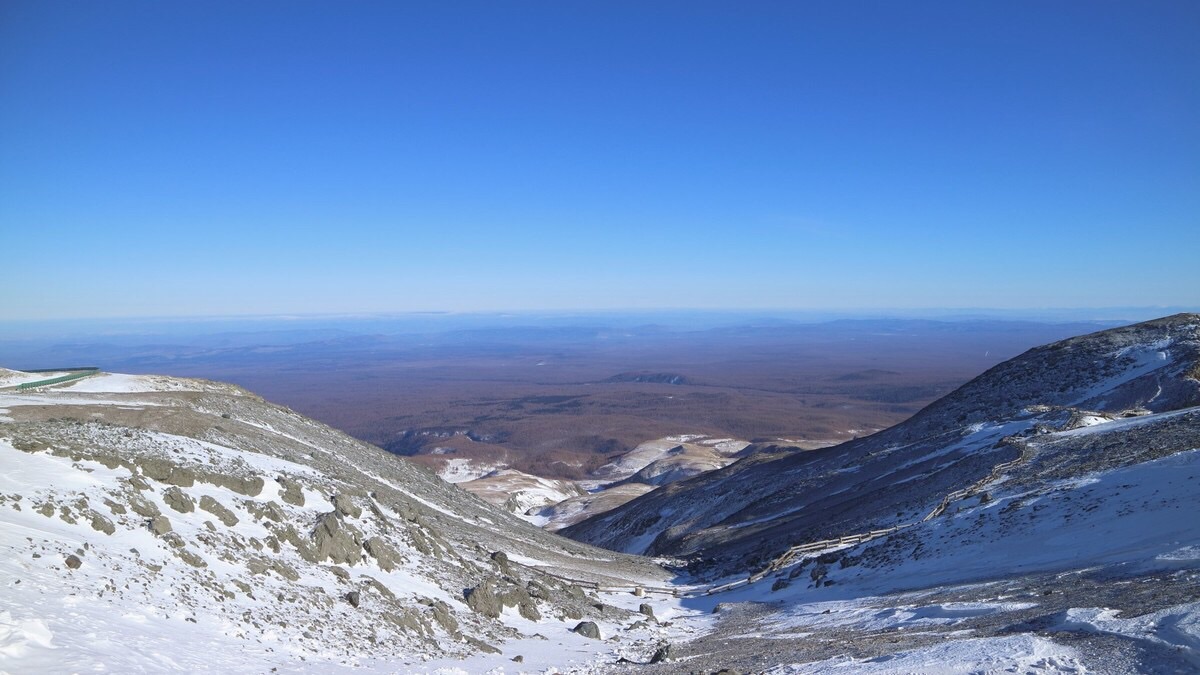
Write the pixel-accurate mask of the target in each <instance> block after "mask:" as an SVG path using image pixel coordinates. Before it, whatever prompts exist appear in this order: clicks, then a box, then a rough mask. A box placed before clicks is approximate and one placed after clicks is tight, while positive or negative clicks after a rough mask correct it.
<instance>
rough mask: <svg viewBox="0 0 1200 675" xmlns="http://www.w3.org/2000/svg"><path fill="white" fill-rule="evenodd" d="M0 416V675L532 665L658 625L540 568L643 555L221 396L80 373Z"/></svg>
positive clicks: (268, 408)
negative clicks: (592, 633) (431, 662)
mask: <svg viewBox="0 0 1200 675" xmlns="http://www.w3.org/2000/svg"><path fill="white" fill-rule="evenodd" d="M0 411H3V413H2V414H3V419H2V420H0V588H2V589H3V591H2V592H0V671H4V672H14V673H17V672H71V671H80V670H93V669H95V668H97V667H102V668H105V669H107V670H110V671H115V672H146V671H160V670H189V671H190V670H209V671H216V672H266V671H270V670H273V669H275V668H278V669H280V670H283V671H301V670H304V671H307V670H312V669H317V670H323V671H328V670H340V669H342V668H347V667H360V666H361V667H366V668H369V669H373V670H379V671H382V672H397V671H400V672H404V671H406V670H414V669H415V670H421V669H423V668H424V666H421V665H420V664H421V663H422V662H424V661H425V660H426V659H430V658H437V659H442V661H439V663H450V662H453V660H454V659H460V658H466V657H471V658H475V659H477V658H479V655H480V654H484V653H486V652H490V651H492V650H498V651H500V652H503V655H499V654H497V655H494V658H495V660H496V662H497V663H501V662H507V659H508V658H509V657H511V656H514V655H515V654H522V655H523V656H525V657H526V659H527V661H526V662H527V663H529V664H530V667H548V666H551V665H559V664H560V663H561V660H562V657H563V653H564V650H566V651H571V652H573V653H576V654H577V658H579V659H584V660H586V659H588V658H609V657H606V656H605V655H606V654H611V653H613V652H614V651H615V650H622V649H623V650H628V649H630V648H633V647H634V646H635V645H638V644H642V643H646V644H650V645H652V644H653V641H654V640H657V639H658V636H659V634H660V633H661V632H662V631H664V630H665V629H663V628H661V627H659V626H657V625H655V624H652V623H647V622H646V621H645V618H646V617H645V616H644V615H643V614H641V613H639V612H637V611H636V608H637V604H636V603H634V604H632V606H631V604H630V603H631V601H632V596H629V597H630V600H621V597H622V596H613V595H604V596H597V595H596V594H595V592H594V591H591V590H587V589H585V588H582V587H580V586H579V585H577V584H576V583H573V582H568V581H563V580H561V579H560V578H558V577H556V576H551V575H550V574H549V573H550V572H553V574H556V575H558V576H559V577H567V578H571V579H577V580H583V581H597V582H600V583H602V584H606V585H608V584H626V585H628V584H630V583H634V584H641V585H647V584H661V583H663V582H664V579H665V578H666V574H665V573H664V572H663V571H662V570H661V569H660V568H658V567H657V566H655V565H653V564H652V563H650V562H649V561H645V560H642V559H638V558H631V557H625V556H619V555H614V554H612V553H610V552H607V551H601V550H597V549H592V548H590V547H587V546H584V545H580V544H576V543H574V542H571V541H569V540H565V539H561V538H559V537H556V536H554V535H551V534H549V533H546V532H544V531H542V530H540V529H538V528H535V527H533V526H531V525H529V524H528V523H525V522H523V521H521V520H519V519H517V518H516V517H514V516H512V515H511V514H508V513H506V512H504V511H501V510H498V509H495V508H493V507H492V506H490V505H488V504H486V503H484V502H482V501H480V500H479V499H477V498H475V497H473V496H471V495H469V494H467V493H466V492H464V491H462V490H459V489H457V488H456V487H454V486H452V485H449V484H447V483H445V482H443V481H442V480H440V479H439V478H438V477H437V476H435V475H434V474H432V473H430V472H428V471H426V470H425V469H422V468H419V467H416V466H414V465H412V464H409V463H407V462H404V461H401V460H398V459H397V458H395V457H393V456H391V455H388V454H387V453H384V452H382V451H380V450H378V449H377V448H374V447H372V446H368V445H365V444H363V443H360V442H358V441H355V440H354V439H352V438H350V437H348V436H346V435H344V434H342V433H340V432H337V431H335V430H333V429H330V428H328V427H325V426H323V425H321V424H318V423H316V422H313V421H312V420H309V419H306V418H304V417H301V416H300V415H298V414H296V413H294V412H292V411H290V410H287V409H285V408H281V407H278V406H274V405H271V404H269V403H267V402H265V401H263V400H262V399H260V398H258V397H256V396H254V395H252V394H250V393H248V392H246V391H244V390H241V389H239V388H237V387H233V386H230V385H224V384H220V383H213V382H205V381H199V380H183V379H175V378H161V377H146V376H123V375H98V376H94V377H91V378H88V379H86V380H83V381H80V382H77V383H74V384H71V385H68V386H60V387H51V388H48V389H45V390H40V391H36V392H29V393H10V392H0ZM464 589H466V591H465V592H464ZM618 604H620V605H622V607H617V606H615V605H618ZM631 610H634V611H631ZM580 620H590V621H594V622H595V623H596V624H597V625H598V627H599V629H600V631H601V633H602V634H603V635H604V636H605V637H608V636H612V635H616V634H619V635H621V636H623V638H624V639H623V642H622V643H621V644H615V643H608V642H599V641H595V640H591V639H588V638H586V637H583V636H581V635H577V634H575V633H573V632H572V631H571V629H572V628H574V627H575V626H576V624H577V623H579V621H580ZM631 626H636V627H633V628H630V627H631ZM626 629H629V630H626ZM535 635H540V636H543V637H542V638H533V636H535ZM546 638H548V639H546ZM540 642H546V643H547V645H548V647H539V646H538V644H534V643H540ZM516 649H520V650H521V651H517V652H514V651H513V650H516ZM588 655H591V656H588ZM488 658H491V657H488ZM613 658H615V657H611V658H609V660H612V659H613ZM445 659H450V661H445ZM473 663H476V664H479V663H480V662H479V661H473ZM489 667H491V666H489Z"/></svg>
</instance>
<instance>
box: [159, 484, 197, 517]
mask: <svg viewBox="0 0 1200 675" xmlns="http://www.w3.org/2000/svg"><path fill="white" fill-rule="evenodd" d="M163 501H164V502H166V504H167V506H169V507H171V508H172V509H175V510H176V511H178V512H180V513H191V512H192V511H195V510H196V502H194V501H192V498H191V497H189V496H187V493H185V492H184V491H183V490H180V489H179V488H177V487H169V488H167V489H166V490H163Z"/></svg>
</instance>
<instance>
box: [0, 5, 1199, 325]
mask: <svg viewBox="0 0 1200 675" xmlns="http://www.w3.org/2000/svg"><path fill="white" fill-rule="evenodd" d="M0 261H3V265H4V272H5V274H4V279H5V281H4V283H3V284H2V285H0V319H18V318H64V317H81V316H148V315H149V316H155V315H211V314H241V313H253V314H273V313H294V312H364V311H367V312H369V311H408V310H510V309H558V308H572V309H599V308H654V307H694V308H836V309H853V308H868V307H869V308H911V307H997V308H1013V307H1097V306H1115V305H1135V306H1145V305H1184V306H1196V305H1200V3H1197V2H1194V1H1192V0H1186V1H1181V2H1162V1H1150V2H1133V1H1132V0H1131V1H1128V2H1103V1H1095V0H1087V1H1069V0H1062V1H1056V2H1044V1H1041V0H1039V1H1037V2H1028V3H1022V2H1010V1H1003V2H1001V1H998V0H997V1H995V2H961V1H957V0H956V1H954V2H942V3H935V2H893V1H886V2H866V3H864V2H826V3H817V2H732V1H730V2H718V3H712V2H693V1H687V2H672V3H662V2H647V1H639V2H628V3H619V2H593V3H583V2H561V1H554V2H479V3H472V2H440V1H439V2H427V3H417V2H380V3H372V2H323V3H314V2H296V1H293V0H289V1H287V2H277V3H275V2H230V3H219V2H208V1H206V2H175V1H172V2H159V1H157V0H153V1H146V2H109V1H106V2H66V3H61V2H54V1H47V0H29V1H25V0H5V2H3V3H0Z"/></svg>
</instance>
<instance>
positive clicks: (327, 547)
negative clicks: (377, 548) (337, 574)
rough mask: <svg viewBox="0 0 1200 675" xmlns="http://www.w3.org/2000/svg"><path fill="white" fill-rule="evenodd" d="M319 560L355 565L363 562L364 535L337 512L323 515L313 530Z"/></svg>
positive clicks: (313, 539)
mask: <svg viewBox="0 0 1200 675" xmlns="http://www.w3.org/2000/svg"><path fill="white" fill-rule="evenodd" d="M312 541H313V545H314V547H315V549H316V550H315V555H316V559H317V560H328V561H330V562H332V563H343V564H346V565H354V564H356V563H358V562H361V561H362V549H363V542H362V533H361V532H359V531H358V529H357V528H355V527H354V526H353V525H350V524H349V523H346V522H345V521H343V520H342V518H341V516H340V515H339V514H338V513H336V512H330V513H325V514H322V515H321V517H320V518H319V519H318V520H317V526H316V528H315V529H314V530H313V534H312Z"/></svg>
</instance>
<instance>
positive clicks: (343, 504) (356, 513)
mask: <svg viewBox="0 0 1200 675" xmlns="http://www.w3.org/2000/svg"><path fill="white" fill-rule="evenodd" d="M333 510H334V511H337V512H338V513H340V514H342V515H343V516H346V517H348V518H359V517H361V516H362V507H360V506H359V505H358V504H355V503H354V500H353V499H351V498H350V495H346V494H337V495H334V496H333Z"/></svg>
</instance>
